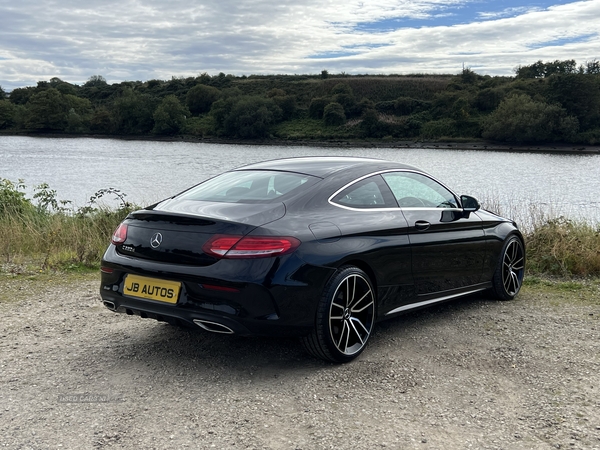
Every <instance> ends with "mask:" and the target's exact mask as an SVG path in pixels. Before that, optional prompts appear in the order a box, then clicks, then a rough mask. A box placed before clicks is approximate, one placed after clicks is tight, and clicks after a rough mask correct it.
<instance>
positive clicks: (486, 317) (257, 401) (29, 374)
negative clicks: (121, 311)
mask: <svg viewBox="0 0 600 450" xmlns="http://www.w3.org/2000/svg"><path fill="white" fill-rule="evenodd" d="M2 291H4V294H2V295H0V314H1V315H2V319H1V323H0V447H6V448H11V449H21V448H22V449H26V448H33V449H38V448H92V449H93V448H148V449H151V448H157V449H159V448H200V449H204V448H219V449H223V448H226V449H246V448H251V449H326V448H335V449H346V448H353V449H376V448H418V449H430V448H431V449H448V448H477V449H480V448H490V449H500V448H504V449H518V448H526V449H532V448H533V449H536V448H541V449H544V448H582V449H600V396H599V390H600V373H599V372H600V371H599V369H600V339H599V338H600V320H599V319H600V289H599V286H598V285H595V286H592V287H591V288H589V289H588V290H587V291H586V292H587V293H586V294H585V299H583V300H582V299H580V298H579V297H581V295H582V294H581V293H578V292H577V291H576V290H574V291H568V290H566V291H565V290H557V289H547V288H546V289H543V288H536V287H527V288H525V289H524V290H523V292H522V293H521V295H520V297H519V298H518V299H517V300H515V301H513V302H496V301H491V300H486V299H484V298H482V297H473V298H468V299H463V300H459V301H455V302H453V303H448V304H445V305H442V306H438V307H434V308H431V309H428V310H422V311H418V312H414V313H411V314H409V315H405V316H403V317H401V318H399V319H395V320H392V321H388V322H384V323H382V324H380V325H379V327H378V330H377V332H376V334H375V335H374V336H373V338H372V341H371V343H370V345H369V347H368V348H367V349H366V351H365V353H364V354H363V355H362V356H361V357H359V358H358V359H357V360H356V361H354V362H352V363H350V364H347V365H332V364H328V363H324V362H321V361H318V360H315V359H312V358H311V357H309V356H307V355H306V354H304V353H303V351H302V350H301V348H300V346H299V345H298V343H297V342H296V340H292V339H289V340H288V339H259V338H255V339H250V338H239V337H235V336H223V335H213V334H208V333H204V332H202V331H197V332H194V331H192V330H182V329H179V328H177V327H173V326H170V325H166V324H162V323H158V322H155V321H151V320H148V319H141V318H139V317H128V316H125V315H117V314H114V313H112V312H110V311H108V310H107V309H106V308H104V307H103V306H102V305H101V303H100V297H99V295H98V281H97V277H93V276H86V277H83V278H82V279H77V280H73V279H71V280H70V281H69V282H64V281H60V282H58V281H56V280H54V281H52V280H50V279H44V280H43V281H40V280H37V281H29V280H27V279H24V278H23V277H20V278H18V279H13V280H11V279H9V278H2V279H0V293H1V292H2ZM9 298H10V299H9Z"/></svg>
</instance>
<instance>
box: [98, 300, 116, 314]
mask: <svg viewBox="0 0 600 450" xmlns="http://www.w3.org/2000/svg"><path fill="white" fill-rule="evenodd" d="M102 303H103V304H104V306H106V307H107V308H108V309H110V310H111V311H116V310H117V307H116V306H115V304H114V303H113V302H109V301H108V300H104V301H103V302H102Z"/></svg>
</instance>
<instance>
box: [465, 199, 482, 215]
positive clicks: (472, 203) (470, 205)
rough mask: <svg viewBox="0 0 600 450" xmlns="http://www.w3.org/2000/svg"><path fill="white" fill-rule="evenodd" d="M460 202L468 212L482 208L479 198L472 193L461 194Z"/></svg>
mask: <svg viewBox="0 0 600 450" xmlns="http://www.w3.org/2000/svg"><path fill="white" fill-rule="evenodd" d="M460 203H461V204H462V209H463V211H464V212H466V213H472V212H475V211H478V210H479V208H481V205H480V204H479V202H478V201H477V199H476V198H475V197H471V196H470V195H461V196H460Z"/></svg>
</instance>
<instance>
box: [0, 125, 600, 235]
mask: <svg viewBox="0 0 600 450" xmlns="http://www.w3.org/2000/svg"><path fill="white" fill-rule="evenodd" d="M325 155H347V156H351V155H352V156H368V157H374V158H383V159H388V160H392V161H398V162H403V163H407V164H411V165H414V166H417V167H419V168H421V169H424V170H426V171H427V172H429V173H430V174H432V175H433V176H434V177H436V178H438V179H439V180H440V181H442V182H444V183H445V184H447V185H448V186H449V187H451V188H452V189H453V190H454V191H455V192H457V193H458V194H470V195H473V196H475V197H477V198H479V199H480V200H481V201H482V203H483V205H484V206H486V207H489V208H491V209H498V207H499V208H500V209H501V212H502V213H503V214H505V215H509V216H511V217H514V218H515V219H517V220H518V221H520V222H528V221H530V220H531V217H532V216H536V217H539V216H540V215H544V216H546V217H548V216H550V217H558V216H560V215H564V216H566V217H569V218H572V219H583V220H586V221H589V222H592V223H598V222H600V155H599V154H593V155H576V154H548V153H518V152H515V153H512V152H511V153H508V152H495V151H482V150H481V151H480V150H441V149H434V148H430V149H426V148H414V149H406V148H402V149H391V148H389V149H386V148H376V149H374V148H321V147H296V146H290V147H288V146H264V145H230V144H209V143H188V142H157V141H124V140H116V139H92V138H68V139H62V138H34V137H20V136H1V137H0V178H6V179H9V180H11V181H13V182H16V181H17V180H19V179H23V180H24V182H25V184H26V185H27V190H26V192H27V194H28V196H31V195H32V193H33V187H34V186H36V185H39V184H41V183H47V184H49V185H50V187H51V188H52V189H55V190H56V191H57V196H58V198H59V199H63V200H71V201H72V202H73V205H74V206H75V207H79V206H84V205H85V204H86V203H87V202H88V201H89V198H90V197H91V196H92V195H93V194H94V193H95V192H96V191H98V190H99V189H104V188H114V189H119V190H120V191H122V192H124V193H125V194H127V197H126V199H127V200H128V201H130V202H133V203H136V204H140V205H146V204H150V203H153V202H155V201H157V200H160V199H162V198H165V197H168V196H171V195H173V194H175V193H177V192H179V191H181V190H183V189H185V188H187V187H189V186H191V185H193V184H196V183H198V182H200V181H202V180H204V179H206V178H209V177H211V176H214V175H216V174H218V173H220V172H223V171H225V170H228V169H231V168H234V167H238V166H241V165H245V164H249V163H252V162H257V161H262V160H268V159H275V158H282V157H291V156H325ZM106 203H107V204H108V205H109V206H112V205H111V200H110V198H108V199H107V200H106ZM113 204H116V203H114V202H113Z"/></svg>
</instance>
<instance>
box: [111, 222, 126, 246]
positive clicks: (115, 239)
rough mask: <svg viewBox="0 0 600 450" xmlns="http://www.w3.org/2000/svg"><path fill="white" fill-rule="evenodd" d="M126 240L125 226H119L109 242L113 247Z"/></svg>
mask: <svg viewBox="0 0 600 450" xmlns="http://www.w3.org/2000/svg"><path fill="white" fill-rule="evenodd" d="M126 240H127V225H126V224H124V223H122V224H120V225H119V226H118V227H117V229H116V230H115V232H114V233H113V235H112V239H111V240H110V241H111V242H112V243H113V244H115V245H120V244H122V243H123V242H125V241H126Z"/></svg>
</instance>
